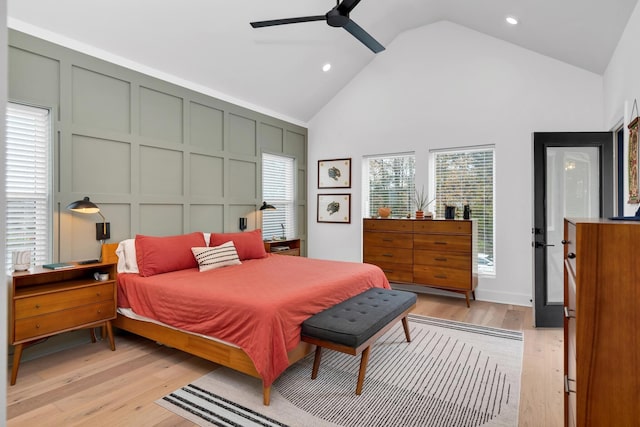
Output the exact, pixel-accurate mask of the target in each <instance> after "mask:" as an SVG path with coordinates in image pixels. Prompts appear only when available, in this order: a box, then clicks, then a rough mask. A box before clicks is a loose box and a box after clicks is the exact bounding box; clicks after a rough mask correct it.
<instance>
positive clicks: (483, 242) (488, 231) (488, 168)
mask: <svg viewBox="0 0 640 427" xmlns="http://www.w3.org/2000/svg"><path fill="white" fill-rule="evenodd" d="M432 161H433V167H432V168H431V169H432V171H433V175H434V176H433V179H432V180H431V182H432V183H433V184H434V185H435V195H436V217H437V218H444V206H445V205H449V206H451V205H453V206H455V207H456V216H458V217H460V218H461V217H462V210H463V205H466V204H468V205H469V206H470V208H471V218H472V219H474V220H476V221H477V224H478V271H479V272H480V273H491V274H492V273H495V266H494V259H495V258H494V248H493V241H494V236H493V230H494V215H493V212H494V168H493V165H494V149H493V147H481V148H475V149H461V150H455V151H434V152H432Z"/></svg>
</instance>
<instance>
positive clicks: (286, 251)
mask: <svg viewBox="0 0 640 427" xmlns="http://www.w3.org/2000/svg"><path fill="white" fill-rule="evenodd" d="M264 249H265V250H266V251H267V252H270V253H272V254H278V255H293V256H300V239H287V240H267V241H265V242H264Z"/></svg>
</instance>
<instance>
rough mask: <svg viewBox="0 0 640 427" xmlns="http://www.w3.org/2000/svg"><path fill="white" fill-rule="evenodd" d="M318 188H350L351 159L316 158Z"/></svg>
mask: <svg viewBox="0 0 640 427" xmlns="http://www.w3.org/2000/svg"><path fill="white" fill-rule="evenodd" d="M318 188H351V159H350V158H349V159H333V160H318Z"/></svg>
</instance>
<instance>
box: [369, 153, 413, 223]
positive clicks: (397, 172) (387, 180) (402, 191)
mask: <svg viewBox="0 0 640 427" xmlns="http://www.w3.org/2000/svg"><path fill="white" fill-rule="evenodd" d="M365 165H366V167H367V175H368V177H369V185H368V187H367V193H368V194H366V195H365V197H364V200H365V208H364V210H363V213H364V214H365V215H367V214H368V215H369V217H374V218H375V217H377V216H378V209H379V208H381V207H383V206H388V207H390V208H391V216H392V217H405V216H406V215H407V214H408V213H411V212H413V211H414V210H415V208H414V206H413V205H414V203H413V195H414V191H413V190H414V188H415V182H414V179H415V171H416V168H415V156H414V155H413V154H405V155H394V156H377V157H369V158H367V159H366V162H365Z"/></svg>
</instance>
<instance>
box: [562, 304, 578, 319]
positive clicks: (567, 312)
mask: <svg viewBox="0 0 640 427" xmlns="http://www.w3.org/2000/svg"><path fill="white" fill-rule="evenodd" d="M575 312H576V311H575V310H571V309H569V307H565V308H564V317H566V318H567V319H575V318H576V315H575V314H572V313H575Z"/></svg>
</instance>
